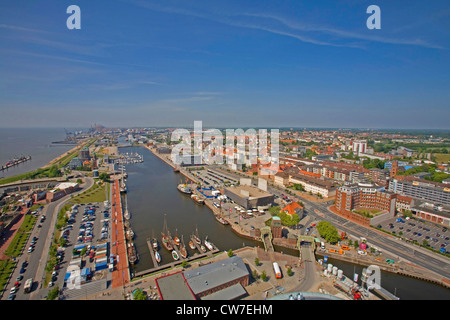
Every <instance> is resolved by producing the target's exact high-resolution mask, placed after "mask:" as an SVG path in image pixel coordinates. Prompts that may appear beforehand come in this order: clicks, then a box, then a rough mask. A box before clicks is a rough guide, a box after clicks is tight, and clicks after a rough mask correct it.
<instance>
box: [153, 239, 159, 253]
mask: <svg viewBox="0 0 450 320" xmlns="http://www.w3.org/2000/svg"><path fill="white" fill-rule="evenodd" d="M152 247H153V249H154V250H156V251H157V250H158V249H159V245H158V240H156V238H153V239H152Z"/></svg>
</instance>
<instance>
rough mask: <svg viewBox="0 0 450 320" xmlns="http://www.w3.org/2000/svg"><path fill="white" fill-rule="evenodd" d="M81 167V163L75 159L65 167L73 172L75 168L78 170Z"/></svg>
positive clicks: (78, 159)
mask: <svg viewBox="0 0 450 320" xmlns="http://www.w3.org/2000/svg"><path fill="white" fill-rule="evenodd" d="M82 165H83V161H81V160H80V158H78V157H75V158H73V159H71V160H70V162H69V164H68V165H67V167H68V168H69V169H70V170H75V169H76V168H79V167H81V166H82Z"/></svg>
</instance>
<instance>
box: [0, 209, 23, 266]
mask: <svg viewBox="0 0 450 320" xmlns="http://www.w3.org/2000/svg"><path fill="white" fill-rule="evenodd" d="M27 210H28V208H22V212H21V213H20V217H19V218H16V221H15V222H13V223H12V224H11V225H10V226H9V228H8V229H6V230H5V231H4V232H3V235H2V237H1V239H0V260H7V259H9V257H8V256H7V255H5V251H6V249H8V247H9V245H10V243H11V241H12V239H13V238H14V236H15V234H16V232H17V230H19V228H20V226H21V225H22V222H23V220H24V219H25V213H26V212H27Z"/></svg>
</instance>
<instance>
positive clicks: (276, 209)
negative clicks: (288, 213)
mask: <svg viewBox="0 0 450 320" xmlns="http://www.w3.org/2000/svg"><path fill="white" fill-rule="evenodd" d="M280 210H281V208H280V206H273V207H270V208H269V213H270V214H271V215H272V216H276V215H277V214H278V213H280Z"/></svg>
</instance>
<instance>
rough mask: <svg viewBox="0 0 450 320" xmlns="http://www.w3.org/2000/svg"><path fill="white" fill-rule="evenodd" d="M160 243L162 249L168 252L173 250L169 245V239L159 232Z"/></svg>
mask: <svg viewBox="0 0 450 320" xmlns="http://www.w3.org/2000/svg"><path fill="white" fill-rule="evenodd" d="M161 242H162V244H163V246H164V248H166V249H167V250H169V251H171V250H173V246H172V245H171V244H170V238H169V237H168V236H167V235H166V234H164V233H162V232H161Z"/></svg>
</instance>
